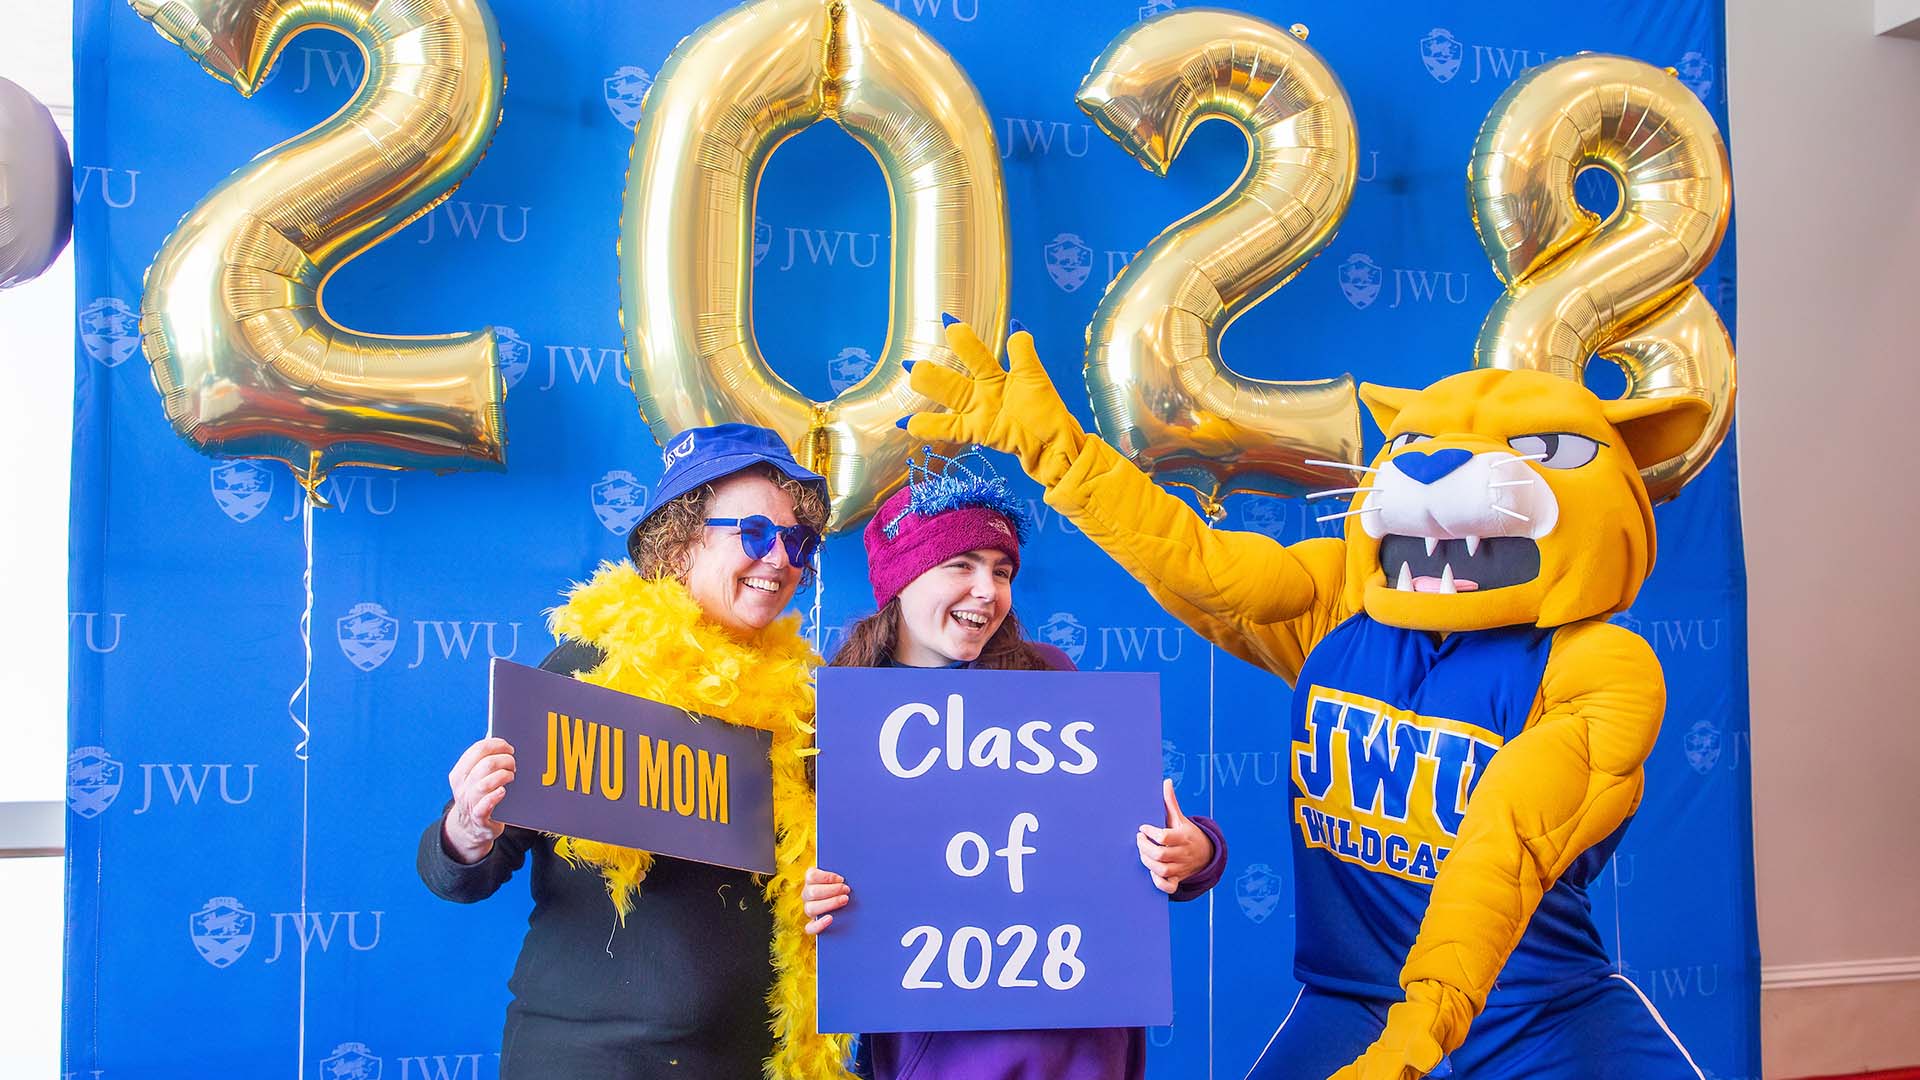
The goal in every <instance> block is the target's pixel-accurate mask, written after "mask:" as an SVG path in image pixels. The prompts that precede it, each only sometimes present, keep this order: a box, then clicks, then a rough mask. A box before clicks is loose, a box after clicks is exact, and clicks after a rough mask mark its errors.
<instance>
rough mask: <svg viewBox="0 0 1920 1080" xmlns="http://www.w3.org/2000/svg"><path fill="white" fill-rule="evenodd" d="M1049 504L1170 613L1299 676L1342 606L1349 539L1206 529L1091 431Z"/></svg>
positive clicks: (1250, 657)
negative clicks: (1293, 540)
mask: <svg viewBox="0 0 1920 1080" xmlns="http://www.w3.org/2000/svg"><path fill="white" fill-rule="evenodd" d="M1046 498H1047V505H1049V506H1052V507H1053V508H1054V509H1056V510H1058V511H1060V512H1061V513H1063V514H1065V515H1066V516H1067V517H1068V518H1070V519H1072V521H1073V523H1074V524H1075V525H1077V526H1079V528H1080V529H1081V531H1083V532H1085V533H1086V534H1087V536H1088V538H1089V539H1091V540H1092V541H1093V542H1094V543H1096V544H1098V545H1100V548H1101V549H1102V550H1104V551H1105V552H1106V553H1107V554H1109V555H1111V556H1112V557H1113V559H1114V561H1116V562H1118V563H1119V564H1120V565H1121V566H1122V567H1124V568H1125V569H1126V571H1127V572H1128V573H1129V574H1132V575H1133V577H1134V578H1135V579H1136V580H1138V581H1139V582H1140V583H1141V584H1142V585H1145V586H1146V587H1147V591H1148V592H1150V593H1152V594H1153V598H1154V600H1155V601H1157V602H1158V603H1159V604H1160V605H1161V606H1162V607H1164V608H1166V610H1167V611H1168V613H1169V614H1172V615H1173V616H1175V617H1176V618H1178V619H1179V620H1180V621H1181V622H1183V623H1186V624H1187V625H1188V626H1190V627H1192V628H1193V629H1194V630H1195V631H1196V632H1197V633H1199V634H1200V635H1201V636H1203V637H1205V638H1206V639H1207V640H1209V641H1212V642H1214V643H1215V644H1218V645H1219V646H1221V647H1222V648H1224V649H1226V650H1227V651H1228V652H1231V653H1233V654H1234V655H1235V656H1238V657H1240V658H1241V659H1243V660H1246V661H1248V662H1249V663H1253V664H1257V665H1259V666H1261V667H1264V668H1267V669H1268V670H1271V671H1275V672H1278V673H1279V674H1281V675H1282V676H1284V677H1285V678H1287V679H1289V680H1291V679H1292V678H1294V677H1295V676H1296V675H1297V674H1298V673H1299V671H1300V665H1301V663H1302V661H1303V659H1304V658H1305V655H1306V653H1307V651H1308V650H1309V649H1311V648H1312V647H1313V644H1314V643H1315V642H1317V641H1318V640H1319V639H1320V638H1321V636H1323V635H1324V634H1325V633H1326V632H1327V631H1328V630H1329V629H1331V628H1332V627H1333V626H1334V624H1336V623H1337V622H1339V620H1340V619H1342V618H1344V617H1345V616H1346V614H1347V612H1345V611H1344V610H1341V603H1340V601H1341V584H1342V582H1343V580H1344V575H1345V563H1346V545H1345V543H1344V542H1343V541H1340V540H1335V539H1317V540H1308V541H1305V542H1303V543H1299V544H1295V545H1294V546H1292V547H1286V546H1284V545H1282V544H1281V543H1280V542H1279V541H1277V540H1274V539H1272V538H1271V537H1267V536H1263V535H1261V534H1259V533H1251V532H1236V531H1233V530H1226V529H1212V528H1208V527H1207V524H1206V523H1205V522H1204V521H1202V520H1201V518H1200V516H1199V515H1198V514H1196V513H1194V512H1193V510H1192V508H1190V507H1189V506H1187V504H1186V503H1184V502H1182V501H1181V500H1180V499H1179V498H1177V497H1175V496H1174V495H1173V494H1171V493H1169V492H1168V491H1167V490H1166V489H1165V488H1162V487H1161V486H1160V485H1158V484H1156V483H1154V482H1153V480H1152V479H1151V478H1150V477H1148V476H1147V474H1145V473H1143V472H1141V471H1140V469H1139V468H1138V467H1137V466H1135V465H1134V464H1133V463H1132V462H1130V461H1128V460H1127V459H1126V458H1125V457H1124V456H1122V455H1121V454H1120V452H1119V451H1117V450H1115V449H1113V448H1112V447H1111V446H1108V445H1107V444H1106V443H1105V442H1102V441H1101V440H1100V439H1098V438H1095V437H1093V436H1090V435H1089V436H1087V437H1086V438H1085V439H1084V440H1083V441H1082V443H1081V445H1080V447H1079V448H1078V452H1077V453H1075V454H1074V456H1073V458H1072V460H1071V463H1070V464H1069V465H1068V466H1067V468H1066V470H1065V471H1064V473H1063V474H1062V475H1061V476H1060V477H1059V478H1058V479H1057V480H1056V481H1054V482H1053V483H1052V484H1051V485H1049V486H1048V488H1047V494H1046Z"/></svg>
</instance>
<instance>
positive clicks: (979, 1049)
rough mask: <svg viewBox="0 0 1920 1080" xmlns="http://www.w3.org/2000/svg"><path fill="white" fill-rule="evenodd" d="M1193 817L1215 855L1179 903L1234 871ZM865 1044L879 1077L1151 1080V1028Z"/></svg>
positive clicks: (1055, 660) (880, 1037)
mask: <svg viewBox="0 0 1920 1080" xmlns="http://www.w3.org/2000/svg"><path fill="white" fill-rule="evenodd" d="M1034 647H1035V648H1037V649H1039V650H1040V651H1041V652H1042V653H1044V654H1045V655H1046V657H1047V661H1048V663H1050V664H1051V665H1052V666H1053V667H1054V669H1055V670H1058V671H1072V670H1074V665H1073V661H1072V660H1070V659H1068V658H1067V654H1066V653H1063V652H1061V651H1060V650H1059V649H1056V648H1054V647H1053V646H1051V645H1043V644H1039V643H1037V642H1036V643H1034ZM1190 820H1192V822H1193V823H1194V824H1195V825H1197V826H1199V828H1200V831H1201V832H1204V833H1206V834H1207V839H1209V840H1211V841H1213V859H1212V861H1211V862H1209V863H1207V865H1206V866H1204V867H1201V868H1200V870H1199V872H1198V873H1195V874H1194V875H1193V876H1192V877H1189V878H1187V879H1186V880H1185V881H1182V882H1181V883H1180V887H1179V888H1178V889H1176V890H1175V891H1174V894H1173V899H1174V900H1176V901H1179V900H1192V899H1193V898H1195V897H1197V896H1200V895H1202V894H1204V893H1205V892H1206V891H1207V890H1208V889H1211V888H1213V887H1214V885H1216V884H1218V883H1219V881H1220V878H1221V876H1222V875H1223V874H1225V873H1226V869H1227V839H1226V837H1225V836H1224V835H1222V834H1221V832H1220V826H1218V825H1216V824H1214V823H1213V821H1212V819H1210V818H1204V817H1193V818H1191V819H1190ZM1140 872H1141V873H1143V874H1144V873H1146V870H1145V868H1142V869H1141V871H1140ZM829 933H831V931H829ZM864 1042H865V1043H866V1045H867V1049H868V1050H869V1052H870V1053H871V1054H872V1061H873V1072H872V1076H873V1080H1145V1077H1146V1075H1147V1038H1146V1029H1144V1028H1057V1029H1053V1030H1047V1031H912V1032H886V1033H881V1034H875V1035H868V1036H866V1038H865V1039H864Z"/></svg>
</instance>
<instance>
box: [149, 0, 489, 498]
mask: <svg viewBox="0 0 1920 1080" xmlns="http://www.w3.org/2000/svg"><path fill="white" fill-rule="evenodd" d="M133 6H134V8H135V10H136V11H137V12H138V13H139V14H140V16H141V17H142V18H144V19H146V20H148V21H149V22H151V23H152V24H153V26H154V28H155V29H156V30H158V31H159V32H160V34H161V35H162V36H164V37H166V38H167V39H168V40H170V41H172V42H173V43H175V44H176V45H179V46H180V47H181V48H182V49H184V50H186V52H187V53H188V54H189V55H190V56H192V57H193V58H194V59H195V60H197V61H199V63H200V65H201V66H202V67H204V68H205V69H206V70H207V71H208V72H209V73H211V74H213V75H214V76H215V77H217V78H219V79H221V80H223V81H225V82H228V83H231V84H232V85H233V86H234V88H235V89H237V90H239V91H240V92H241V94H243V95H246V96H251V95H252V94H253V92H254V91H255V90H256V89H258V88H259V86H260V84H261V82H262V81H263V80H264V79H265V77H266V74H267V72H268V71H269V70H270V69H271V68H272V67H273V64H274V61H275V60H276V59H277V58H278V56H279V55H280V52H281V50H283V49H284V48H285V47H286V46H287V44H288V42H289V41H291V40H292V38H293V37H294V36H295V35H297V34H299V33H300V32H301V31H303V30H306V29H308V28H310V27H315V26H327V27H332V28H333V29H336V30H339V31H340V32H341V33H344V34H346V35H347V36H348V37H349V38H351V39H352V40H353V41H354V42H355V43H356V44H357V45H358V46H359V47H360V49H361V51H362V53H363V54H364V57H365V60H366V75H365V77H364V79H363V81H362V83H361V85H360V87H359V88H358V89H357V90H356V92H355V93H354V95H353V98H352V99H351V100H350V101H348V103H347V104H346V105H345V107H343V108H342V109H341V110H340V111H339V112H337V113H335V114H334V115H333V116H332V117H330V118H329V119H327V120H326V121H325V122H324V123H322V124H320V125H319V126H318V127H316V128H314V129H313V130H311V131H308V132H307V133H305V134H303V135H300V136H298V137H296V138H293V139H290V140H288V141H287V142H284V143H282V144H280V145H279V146H276V147H274V148H273V149H271V150H269V151H267V152H266V153H264V154H262V155H260V156H259V157H258V158H256V159H255V160H254V161H253V162H252V163H250V164H248V165H247V166H245V167H243V168H241V169H240V170H239V171H237V172H235V173H234V174H233V175H232V176H230V177H228V178H227V179H226V180H225V181H224V182H222V183H221V184H220V186H219V187H217V188H215V189H214V190H213V191H212V192H211V193H209V194H208V195H207V197H206V198H205V199H203V200H201V202H200V204H199V205H197V206H195V207H194V208H193V209H192V210H191V211H190V212H188V214H187V215H186V217H184V218H182V219H181V221H180V224H179V225H178V226H177V227H176V228H175V229H174V231H173V233H172V235H171V236H169V237H168V238H167V241H166V243H165V244H164V245H163V246H162V247H161V249H160V253H159V255H158V256H157V257H156V258H155V259H154V263H153V265H152V266H151V267H150V268H149V269H148V271H147V280H146V287H145V290H144V293H143V296H142V299H141V309H140V329H141V334H142V338H143V344H144V346H145V350H146V354H147V359H148V362H149V363H150V364H151V366H152V372H153V379H154V384H155V385H156V386H157V387H158V388H159V390H160V394H161V397H162V399H163V401H164V403H165V407H166V412H167V417H168V419H169V420H170V421H171V422H172V424H173V427H174V430H175V431H176V432H178V433H179V435H180V436H181V437H182V438H184V439H186V440H187V441H188V442H189V443H190V444H192V445H193V446H195V447H197V448H199V449H200V450H202V451H205V452H207V453H216V454H223V455H230V456H246V457H267V458H277V459H280V460H283V461H285V462H287V464H288V465H289V466H291V467H292V469H293V471H294V474H295V476H297V477H298V478H299V479H300V482H301V483H302V485H303V486H305V487H306V489H307V491H308V493H309V495H310V496H312V497H313V498H314V501H315V502H319V498H318V495H317V489H318V485H319V483H320V480H321V478H322V477H323V476H324V475H325V473H326V471H327V470H328V469H330V468H333V467H334V466H337V465H372V466H378V467H382V468H433V469H452V468H474V467H480V468H498V467H500V466H501V465H502V464H504V462H505V457H506V437H505V433H504V422H503V419H502V416H501V409H502V401H503V399H504V397H505V393H506V390H505V385H504V383H503V382H502V381H501V377H500V373H499V370H498V363H497V360H496V353H495V343H494V334H493V331H492V330H491V329H488V330H483V331H480V332H477V333H464V334H447V335H440V336H433V337H388V336H379V335H373V334H362V333H356V332H353V331H350V330H346V329H344V328H342V327H341V326H339V325H338V324H336V323H335V322H333V321H332V320H331V319H330V318H329V317H328V316H327V313H326V311H325V309H324V307H323V306H322V303H321V293H322V290H323V289H324V288H325V286H326V282H327V279H328V278H329V277H331V276H332V275H333V274H334V273H335V272H336V271H338V270H339V269H340V268H341V267H342V266H344V265H346V264H347V263H348V262H349V261H350V260H352V259H353V258H354V257H355V256H357V255H359V254H360V253H361V252H363V251H365V250H366V249H368V248H370V247H372V246H373V245H375V244H377V243H379V242H380V241H382V240H384V239H385V238H386V237H388V236H390V235H392V234H393V233H394V232H396V231H398V230H399V229H401V228H403V227H405V226H406V225H407V224H408V223H409V222H411V221H413V220H414V219H416V218H418V217H420V216H421V215H422V214H425V213H427V212H428V211H429V210H431V209H432V208H433V207H434V206H435V205H436V204H437V203H438V202H439V201H440V200H442V199H444V198H446V197H447V196H448V195H449V194H451V193H452V191H453V190H454V188H456V187H457V186H458V185H459V183H460V181H461V179H462V178H463V177H465V176H466V174H467V173H468V172H470V171H471V170H472V169H473V167H474V165H475V164H477V163H478V162H479V160H480V158H481V156H482V155H483V154H484V153H485V152H486V148H487V143H488V141H489V140H490V139H491V138H492V137H493V132H494V129H495V128H496V127H498V125H499V122H500V95H501V91H502V89H503V88H504V81H503V78H502V75H501V50H500V36H499V32H498V30H497V29H496V28H495V26H494V21H493V14H492V12H491V11H490V10H489V9H488V8H487V5H486V4H485V3H484V2H483V0H415V2H410V3H404V4H402V3H390V2H388V3H383V2H380V0H325V2H322V0H133Z"/></svg>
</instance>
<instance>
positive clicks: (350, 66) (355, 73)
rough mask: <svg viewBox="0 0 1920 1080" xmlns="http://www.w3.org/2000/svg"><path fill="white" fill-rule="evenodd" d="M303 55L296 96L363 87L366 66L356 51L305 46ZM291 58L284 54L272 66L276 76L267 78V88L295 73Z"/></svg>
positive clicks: (300, 49) (295, 91) (273, 74)
mask: <svg viewBox="0 0 1920 1080" xmlns="http://www.w3.org/2000/svg"><path fill="white" fill-rule="evenodd" d="M299 52H300V63H299V67H300V85H299V86H297V87H295V88H294V91H293V92H294V93H296V94H305V93H307V92H309V91H311V90H313V89H315V88H317V87H325V88H327V89H329V90H331V89H339V88H344V89H349V90H351V89H353V88H354V87H357V86H359V85H360V80H361V79H362V78H364V77H365V76H366V72H367V62H366V59H365V58H364V57H362V56H361V55H360V52H359V51H358V50H356V49H323V48H319V47H317V46H313V45H302V46H300V48H299ZM288 60H289V57H287V56H286V55H285V54H284V53H283V54H281V57H280V59H279V60H278V61H276V62H275V63H274V65H273V73H272V74H271V75H269V76H268V77H267V85H271V84H273V83H274V82H275V81H277V80H278V79H279V78H280V75H281V74H282V73H283V72H286V71H290V70H292V67H293V65H291V64H289V63H288Z"/></svg>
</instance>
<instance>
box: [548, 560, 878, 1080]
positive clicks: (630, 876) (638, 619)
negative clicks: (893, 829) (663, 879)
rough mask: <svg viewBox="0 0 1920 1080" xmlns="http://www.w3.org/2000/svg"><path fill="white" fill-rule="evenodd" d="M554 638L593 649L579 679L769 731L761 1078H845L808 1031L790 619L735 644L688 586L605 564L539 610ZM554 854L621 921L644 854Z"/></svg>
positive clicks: (578, 843)
mask: <svg viewBox="0 0 1920 1080" xmlns="http://www.w3.org/2000/svg"><path fill="white" fill-rule="evenodd" d="M548 625H549V626H550V627H551V628H552V630H553V633H554V636H555V637H564V638H571V639H573V640H575V641H583V642H587V643H590V644H592V645H594V646H597V647H598V648H599V649H600V651H601V652H602V653H604V654H605V655H606V659H605V661H603V662H602V663H601V664H600V666H598V667H596V668H594V669H593V670H591V671H583V672H580V673H578V675H577V677H578V678H580V679H582V680H584V681H586V682H590V683H593V684H594V685H596V686H604V687H607V688H609V689H612V690H619V691H622V692H624V693H628V694H636V695H638V696H640V697H644V698H649V699H651V700H654V701H658V702H662V703H664V704H668V705H673V706H675V707H677V708H681V709H685V710H687V711H688V712H694V713H699V714H701V715H703V716H712V717H716V718H718V719H721V720H725V721H728V722H729V723H734V724H740V725H743V726H746V727H752V728H759V729H761V730H764V731H770V732H772V733H773V830H774V857H775V861H776V865H777V866H778V870H777V871H776V872H775V873H774V875H773V876H772V877H771V878H769V879H767V882H766V887H765V888H766V897H767V905H768V906H769V907H770V908H771V909H772V911H773V927H774V929H773V942H772V954H773V971H774V982H773V988H772V990H770V991H769V992H768V994H767V1004H768V1005H769V1007H770V1008H771V1009H772V1018H771V1021H770V1023H771V1025H772V1027H773V1033H774V1050H773V1056H772V1057H770V1058H768V1059H767V1061H766V1064H765V1071H766V1076H767V1078H768V1080H814V1078H816V1077H825V1078H838V1077H845V1076H848V1075H849V1074H848V1073H847V1072H846V1070H845V1068H844V1067H843V1063H844V1062H845V1061H846V1059H847V1037H846V1036H844V1035H822V1034H820V1033H819V1032H818V1031H816V1030H815V1028H814V1023H815V1021H814V1016H815V1012H814V982H813V958H814V952H813V950H814V940H813V938H811V937H808V936H807V934H806V932H805V930H804V929H803V928H804V927H805V925H806V915H805V913H804V912H803V911H802V908H801V904H802V900H801V896H800V890H801V886H802V885H803V884H804V879H805V877H806V872H807V867H809V866H812V865H813V859H814V846H813V839H814V833H813V785H812V783H811V782H810V781H809V780H808V778H807V764H806V762H807V758H808V757H811V756H812V755H813V754H814V753H816V752H817V751H815V750H814V749H813V730H814V729H813V723H812V719H813V668H814V666H815V665H816V664H818V663H819V660H818V658H817V657H816V656H815V655H814V652H813V649H812V648H811V647H810V646H809V645H808V644H807V641H806V639H805V638H802V637H801V636H800V619H799V617H798V616H795V615H789V616H787V617H785V618H782V619H780V620H778V621H776V622H774V623H773V624H772V625H770V626H768V627H767V628H766V629H765V630H762V631H761V632H760V633H759V635H758V636H757V637H755V638H754V639H753V640H751V641H740V640H737V639H735V638H733V637H731V636H730V635H728V634H727V632H726V631H724V630H722V629H721V628H720V627H719V626H718V625H717V624H715V623H713V622H710V621H708V620H707V619H706V618H705V617H704V616H703V615H702V613H701V610H700V605H699V604H698V603H697V602H696V601H695V600H694V598H693V595H692V594H691V593H689V592H688V591H687V589H686V587H685V586H684V585H682V584H680V583H679V582H677V581H674V580H672V579H649V578H643V577H641V576H640V574H639V572H638V571H637V570H635V569H634V567H633V565H632V564H631V563H624V562H623V563H611V562H610V563H603V564H602V565H601V566H600V569H599V570H598V571H596V572H595V573H594V575H593V578H592V580H590V581H588V582H586V583H585V584H583V585H576V586H574V587H573V588H572V589H571V590H569V591H568V593H567V602H566V603H565V604H563V605H562V606H560V607H558V608H555V609H554V610H553V611H552V612H551V613H550V615H549V619H548ZM554 850H555V851H556V852H558V853H559V854H560V856H561V857H563V858H565V859H566V860H567V861H568V862H570V863H573V864H574V865H576V866H577V865H581V864H591V865H593V866H597V867H599V868H600V874H601V876H602V877H604V878H605V879H606V882H607V894H608V896H609V897H610V898H611V899H612V900H613V904H614V907H615V908H616V909H617V910H618V912H619V914H620V917H621V918H622V919H623V920H624V919H625V918H626V915H627V912H629V911H631V910H632V909H633V902H634V897H635V896H636V895H637V894H638V893H639V891H640V882H641V880H642V879H643V878H645V877H646V876H647V871H648V869H649V868H651V867H652V865H653V854H652V853H651V852H647V851H636V850H634V849H632V848H623V847H616V846H614V845H612V844H602V843H596V842H594V841H591V840H581V839H578V838H575V837H565V836H563V837H556V838H555V842H554Z"/></svg>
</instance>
